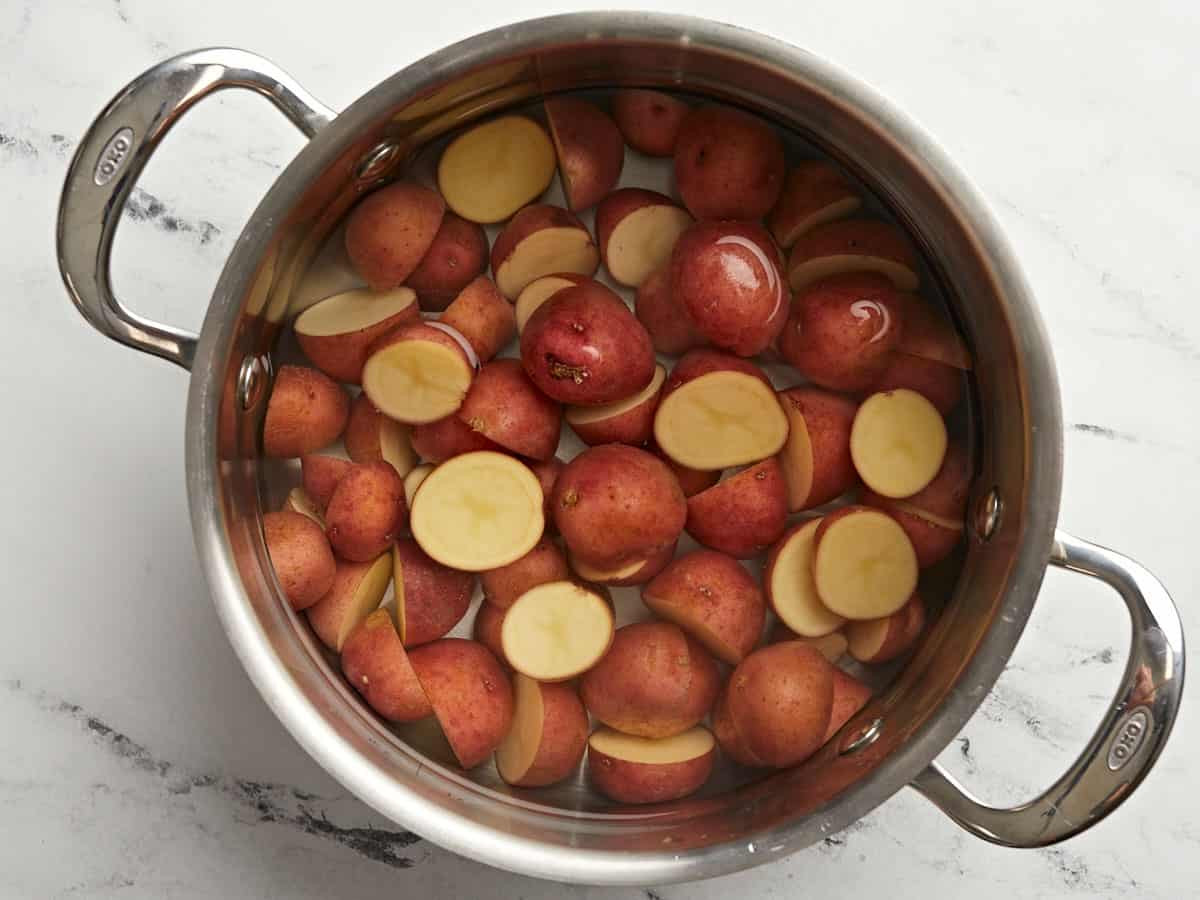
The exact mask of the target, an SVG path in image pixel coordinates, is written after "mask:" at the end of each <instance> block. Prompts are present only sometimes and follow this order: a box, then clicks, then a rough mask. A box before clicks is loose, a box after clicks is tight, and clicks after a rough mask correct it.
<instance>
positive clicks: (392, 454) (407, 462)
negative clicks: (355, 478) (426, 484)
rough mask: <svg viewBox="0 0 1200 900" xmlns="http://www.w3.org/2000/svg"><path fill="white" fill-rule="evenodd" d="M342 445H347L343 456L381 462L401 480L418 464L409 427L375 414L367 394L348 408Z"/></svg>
mask: <svg viewBox="0 0 1200 900" xmlns="http://www.w3.org/2000/svg"><path fill="white" fill-rule="evenodd" d="M342 442H343V443H344V444H345V445H346V454H347V455H348V456H349V457H350V459H351V460H353V461H354V462H374V461H376V460H380V459H381V460H383V461H384V462H386V463H389V464H390V465H391V467H392V468H393V469H395V470H396V474H398V475H401V476H404V475H407V474H408V473H409V472H411V471H412V468H413V466H415V465H416V464H417V455H416V453H415V452H414V451H413V447H412V440H411V437H410V429H409V427H408V426H407V425H401V424H400V423H399V422H397V421H395V420H394V419H389V418H388V417H387V416H385V415H384V414H383V413H381V412H380V411H379V410H377V409H376V408H375V407H374V406H373V405H372V404H371V398H370V397H368V396H367V395H366V394H359V395H358V397H357V398H355V400H354V403H353V404H352V405H351V407H350V420H349V422H348V423H347V424H346V433H345V435H344V436H343V437H342Z"/></svg>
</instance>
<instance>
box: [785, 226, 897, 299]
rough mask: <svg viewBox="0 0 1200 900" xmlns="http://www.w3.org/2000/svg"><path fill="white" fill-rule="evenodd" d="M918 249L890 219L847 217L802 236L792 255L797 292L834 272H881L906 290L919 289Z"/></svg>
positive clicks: (791, 281)
mask: <svg viewBox="0 0 1200 900" xmlns="http://www.w3.org/2000/svg"><path fill="white" fill-rule="evenodd" d="M917 270H918V266H917V252H916V250H914V249H913V246H912V244H910V243H909V241H908V238H907V237H906V236H905V235H904V232H902V231H901V230H900V229H899V228H897V227H896V226H895V225H892V224H890V223H888V222H876V221H872V220H869V219H844V220H842V221H840V222H829V223H827V224H825V225H819V226H817V227H816V228H813V229H811V230H810V231H808V232H806V233H805V234H803V235H801V236H800V237H799V238H798V239H797V240H796V242H795V243H794V244H792V252H791V253H790V254H789V256H788V263H787V277H788V283H789V284H790V285H791V286H792V290H793V291H801V290H804V289H805V288H806V287H808V286H809V285H811V284H815V283H816V282H818V281H822V280H824V279H826V278H829V277H831V276H834V275H842V274H845V273H850V272H877V273H879V274H880V275H882V276H884V277H886V278H888V279H889V280H890V281H891V282H892V284H894V285H895V286H896V287H897V288H898V289H900V290H902V291H914V290H916V289H917V283H918V277H917Z"/></svg>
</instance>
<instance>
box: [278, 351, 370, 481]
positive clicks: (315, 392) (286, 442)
mask: <svg viewBox="0 0 1200 900" xmlns="http://www.w3.org/2000/svg"><path fill="white" fill-rule="evenodd" d="M349 418H350V397H349V395H348V394H347V393H346V392H345V390H343V389H342V387H341V386H340V385H339V384H337V382H335V381H334V380H333V379H332V378H330V377H329V376H328V375H326V374H325V373H324V372H318V371H317V370H316V369H309V368H306V367H304V366H280V367H279V373H278V374H277V375H276V376H275V384H274V385H273V386H272V388H271V398H270V399H269V400H268V401H267V415H266V419H265V421H264V422H263V453H265V454H266V455H267V456H272V457H275V458H277V459H279V458H289V457H296V456H304V455H305V454H306V453H313V452H315V451H317V450H320V449H321V448H322V447H328V446H329V445H330V444H332V443H333V442H334V441H336V440H337V439H338V438H339V437H341V435H342V432H343V431H344V430H345V428H346V421H347V420H348V419H349Z"/></svg>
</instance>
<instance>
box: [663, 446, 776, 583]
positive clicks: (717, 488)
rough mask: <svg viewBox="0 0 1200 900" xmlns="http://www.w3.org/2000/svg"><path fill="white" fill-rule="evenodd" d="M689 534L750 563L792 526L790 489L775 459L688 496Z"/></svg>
mask: <svg viewBox="0 0 1200 900" xmlns="http://www.w3.org/2000/svg"><path fill="white" fill-rule="evenodd" d="M687 510H688V512H687V526H686V528H687V532H688V534H690V535H691V536H692V537H694V538H695V539H696V540H697V541H699V542H700V543H701V544H704V545H705V546H706V547H711V548H712V549H714V550H719V551H721V552H722V553H727V554H729V555H730V556H733V557H736V558H737V559H749V558H751V557H752V556H757V555H758V554H760V553H762V552H763V551H765V550H766V549H767V548H768V547H769V546H771V544H773V543H775V542H776V541H777V540H779V537H780V535H782V534H783V531H784V528H786V527H787V516H788V509H787V486H786V484H785V483H784V480H783V470H782V469H781V468H780V466H779V460H778V459H776V458H775V457H771V458H770V459H764V460H763V461H762V462H759V463H755V464H754V465H753V466H750V467H749V468H747V469H745V470H743V471H741V472H739V473H738V474H737V475H734V476H733V477H732V478H728V479H726V480H725V481H722V482H720V483H718V484H716V485H713V486H712V487H711V488H709V489H708V490H706V491H702V492H701V493H699V494H696V495H694V496H692V497H689V498H688V501H687Z"/></svg>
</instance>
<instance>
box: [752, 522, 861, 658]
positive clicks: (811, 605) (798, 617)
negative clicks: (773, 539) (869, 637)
mask: <svg viewBox="0 0 1200 900" xmlns="http://www.w3.org/2000/svg"><path fill="white" fill-rule="evenodd" d="M820 526H821V520H820V519H819V518H817V519H809V520H808V521H807V522H801V523H800V524H799V525H795V526H793V527H792V528H789V529H788V530H787V531H786V532H784V534H783V537H781V538H780V539H779V541H778V542H777V543H776V544H775V546H773V547H772V548H771V552H770V553H769V554H768V555H767V565H766V568H765V569H764V570H763V588H764V589H765V590H766V592H767V599H768V600H770V601H771V608H772V609H773V610H774V611H775V615H777V616H779V619H780V621H781V622H782V623H783V625H784V626H785V627H786V628H787V629H789V630H790V631H791V632H792V633H793V634H796V635H801V636H804V637H813V638H815V637H822V636H824V635H827V634H832V633H833V632H835V631H837V629H839V628H841V627H842V626H843V625H844V624H845V623H846V619H845V618H844V617H843V616H839V615H838V614H837V613H834V612H830V611H829V610H828V609H826V607H825V605H824V604H823V603H822V602H821V598H820V597H818V596H817V586H816V584H815V583H814V581H813V575H812V564H813V554H814V552H815V550H816V536H817V529H818V528H819V527H820Z"/></svg>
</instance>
